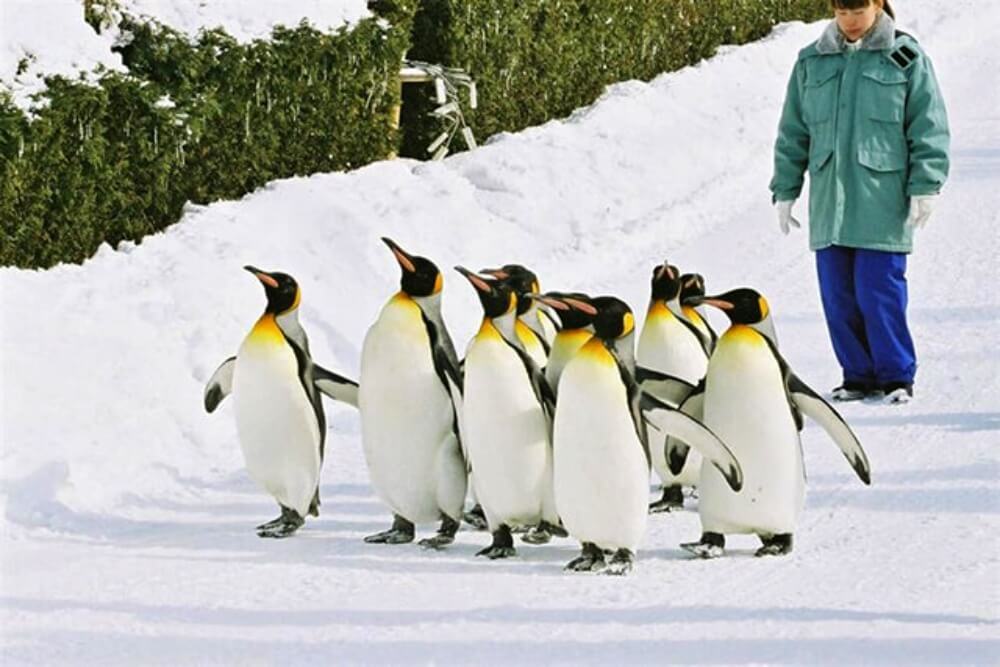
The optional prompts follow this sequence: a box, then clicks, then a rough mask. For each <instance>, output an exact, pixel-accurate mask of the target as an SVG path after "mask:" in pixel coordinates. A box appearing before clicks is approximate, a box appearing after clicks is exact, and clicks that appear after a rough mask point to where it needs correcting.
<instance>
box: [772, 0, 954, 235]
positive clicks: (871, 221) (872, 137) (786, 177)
mask: <svg viewBox="0 0 1000 667" xmlns="http://www.w3.org/2000/svg"><path fill="white" fill-rule="evenodd" d="M948 142H949V133H948V117H947V114H946V113H945V107H944V100H943V99H942V98H941V91H940V90H939V89H938V83H937V80H936V79H935V77H934V68H933V67H932V66H931V61H930V59H929V58H928V57H927V55H926V54H924V52H923V51H922V50H921V48H920V45H919V44H918V43H917V41H916V40H915V39H913V38H912V37H911V36H909V35H907V34H905V33H901V32H897V31H896V29H895V25H894V23H893V21H892V19H891V18H890V17H889V16H888V15H886V14H885V13H884V12H883V13H882V14H881V15H880V17H879V19H878V20H877V22H876V24H875V26H874V27H873V28H872V30H871V31H870V32H869V34H868V35H866V36H865V37H864V39H863V40H862V43H861V46H860V48H858V49H857V50H851V49H849V48H847V47H846V46H845V44H844V39H843V37H842V35H841V33H840V31H839V30H838V29H837V25H836V22H831V23H830V26H828V27H827V29H826V31H825V32H824V33H823V35H822V36H821V37H820V39H819V40H817V41H816V42H814V43H813V44H810V45H809V46H808V47H806V48H805V49H803V50H802V51H801V52H799V56H798V60H797V61H796V62H795V68H794V70H793V71H792V77H791V80H790V81H789V83H788V92H787V94H786V97H785V106H784V109H783V110H782V114H781V122H780V124H779V127H778V139H777V141H776V142H775V146H774V177H773V178H772V180H771V186H770V187H771V192H772V193H773V195H774V197H773V198H774V200H775V201H787V200H790V199H796V198H798V196H799V193H800V192H801V190H802V181H803V176H804V174H805V171H806V170H807V169H808V171H809V192H810V194H809V247H810V248H811V249H812V250H819V249H822V248H826V247H828V246H831V245H839V246H848V247H852V248H869V249H873V250H887V251H892V252H910V251H911V250H912V249H913V230H912V228H910V227H909V226H908V225H905V224H904V222H905V220H906V216H907V214H908V213H909V207H910V196H912V195H929V194H936V193H938V192H939V191H940V190H941V187H942V186H943V185H944V183H945V180H946V179H947V177H948Z"/></svg>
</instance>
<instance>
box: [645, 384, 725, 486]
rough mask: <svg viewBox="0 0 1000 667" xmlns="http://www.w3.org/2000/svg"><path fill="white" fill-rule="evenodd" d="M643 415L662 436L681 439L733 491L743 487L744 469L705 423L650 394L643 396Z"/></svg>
mask: <svg viewBox="0 0 1000 667" xmlns="http://www.w3.org/2000/svg"><path fill="white" fill-rule="evenodd" d="M642 411H643V415H644V416H645V417H646V419H647V420H648V421H649V423H650V424H651V425H652V426H653V427H654V428H656V429H658V430H660V431H661V432H662V433H664V434H665V435H669V436H673V437H675V438H679V439H680V440H683V441H684V442H685V443H687V444H688V445H690V446H691V447H694V448H695V449H697V450H698V451H700V452H701V453H702V456H704V457H705V458H706V459H708V460H709V461H711V463H712V465H714V466H715V467H716V468H718V470H719V472H721V473H722V476H723V477H725V478H726V482H727V483H728V484H729V487H730V488H731V489H732V490H733V491H739V490H740V489H741V488H743V469H742V468H741V467H740V463H739V461H737V460H736V457H735V456H733V453H732V451H730V449H729V447H727V446H726V444H725V443H724V442H722V440H720V439H719V436H717V435H716V434H715V433H713V432H712V431H711V430H710V429H709V428H708V427H707V426H705V425H704V424H702V423H701V422H700V421H698V420H697V419H695V418H693V417H691V416H690V415H686V414H684V413H683V412H681V411H680V410H677V409H674V408H671V407H670V406H669V405H667V404H666V403H664V402H662V401H660V400H659V399H657V398H656V397H654V396H650V395H649V394H645V393H644V394H643V395H642Z"/></svg>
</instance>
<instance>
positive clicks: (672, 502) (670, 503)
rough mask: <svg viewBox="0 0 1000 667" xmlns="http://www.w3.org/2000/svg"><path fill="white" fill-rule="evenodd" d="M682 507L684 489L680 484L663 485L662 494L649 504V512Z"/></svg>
mask: <svg viewBox="0 0 1000 667" xmlns="http://www.w3.org/2000/svg"><path fill="white" fill-rule="evenodd" d="M682 509H684V490H683V489H682V488H681V487H680V485H676V486H665V487H663V496H662V497H661V498H660V499H659V500H657V501H655V502H652V503H650V505H649V513H650V514H659V513H660V512H672V511H674V510H682Z"/></svg>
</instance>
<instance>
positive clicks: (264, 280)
mask: <svg viewBox="0 0 1000 667" xmlns="http://www.w3.org/2000/svg"><path fill="white" fill-rule="evenodd" d="M244 268H245V269H246V270H247V271H249V272H250V273H252V274H253V275H254V276H256V277H257V279H258V280H259V281H260V282H261V284H262V285H263V286H264V293H265V295H266V296H267V307H266V308H265V310H264V314H263V315H262V316H261V317H260V319H258V320H257V323H256V324H255V325H254V327H253V329H251V330H250V333H249V334H248V335H247V337H246V338H245V339H244V341H243V344H242V345H240V349H239V351H238V352H237V354H236V356H235V357H230V358H229V359H226V360H225V361H224V362H222V364H221V365H220V366H219V368H218V369H217V370H216V371H215V373H213V374H212V377H211V378H210V379H209V381H208V384H207V385H206V387H205V396H204V401H205V410H206V411H208V412H209V413H211V412H214V411H215V409H216V407H218V405H219V403H221V402H222V400H223V399H224V398H225V397H226V396H228V395H229V394H230V393H232V394H233V402H234V404H235V409H234V412H235V414H236V432H237V434H238V435H239V440H240V447H241V449H242V450H243V458H244V460H245V461H246V466H247V472H249V473H250V477H251V478H252V479H253V480H254V481H255V482H257V484H259V485H260V486H261V487H263V488H264V489H265V490H266V491H267V492H268V493H270V494H271V495H272V496H273V497H274V499H275V500H277V501H278V505H279V506H280V507H281V515H280V516H279V517H277V518H276V519H274V520H272V521H269V522H267V523H263V524H261V525H259V526H257V535H259V536H260V537H288V536H289V535H291V534H293V533H294V532H295V531H296V530H298V529H299V527H301V526H302V524H303V523H305V516H306V514H307V513H308V514H312V515H313V516H319V505H320V501H319V471H320V467H321V465H322V462H323V450H324V443H325V440H326V418H325V416H324V414H323V404H322V401H321V399H320V393H323V394H326V395H327V396H329V397H331V398H333V399H335V400H339V401H342V402H345V403H348V404H349V405H354V406H357V405H358V385H357V383H356V382H354V381H352V380H348V379H347V378H344V377H342V376H340V375H337V374H336V373H333V372H332V371H328V370H326V369H325V368H323V367H322V366H320V365H318V364H316V363H315V362H313V360H312V357H311V356H310V354H309V342H308V339H307V338H306V333H305V330H304V329H303V328H302V325H301V324H300V323H299V316H298V308H299V303H300V302H301V300H302V292H301V290H300V289H299V286H298V284H297V283H296V282H295V279H294V278H292V277H291V276H289V275H287V274H285V273H268V272H267V271H261V270H260V269H258V268H255V267H253V266H246V267H244Z"/></svg>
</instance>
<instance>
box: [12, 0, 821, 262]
mask: <svg viewBox="0 0 1000 667" xmlns="http://www.w3.org/2000/svg"><path fill="white" fill-rule="evenodd" d="M828 1H829V0H630V1H629V2H617V1H616V2H608V1H607V0H375V1H373V2H371V3H370V6H371V8H372V9H373V11H375V12H377V13H378V14H379V15H380V16H381V17H382V18H379V19H376V18H371V19H366V20H363V21H361V22H359V23H358V24H357V25H355V26H353V27H352V28H351V29H350V30H346V29H342V30H340V31H337V32H335V33H332V34H326V33H321V32H318V31H316V30H313V29H311V28H309V27H307V26H304V25H303V26H299V27H296V28H277V29H275V31H274V32H273V34H272V37H271V39H270V40H267V41H255V42H252V43H250V44H238V43H236V42H235V41H234V40H233V39H232V38H230V37H229V36H227V35H226V34H225V33H223V32H220V31H210V32H205V33H202V34H201V35H200V36H199V37H198V38H197V39H190V38H188V37H186V36H184V35H182V34H179V33H177V32H175V31H173V30H171V29H169V28H166V27H164V26H160V25H156V24H152V25H149V24H139V23H136V22H134V21H132V20H131V19H129V18H128V17H126V18H125V19H124V21H125V26H124V27H125V28H126V29H128V30H129V31H130V32H131V34H132V36H133V37H132V41H131V42H130V43H129V44H128V45H126V46H125V47H123V48H122V56H123V59H124V61H125V63H126V65H127V66H128V68H129V73H128V74H119V73H105V74H104V75H102V76H101V77H100V79H99V83H98V85H96V86H95V85H91V84H87V83H84V82H82V81H76V80H69V79H65V78H59V77H54V78H51V79H48V80H47V83H48V89H47V91H46V92H44V93H43V94H42V95H41V96H40V98H39V99H38V104H37V105H36V108H35V109H34V110H33V113H32V115H31V116H30V117H29V116H28V115H26V114H25V113H24V112H22V111H21V110H20V109H18V108H16V107H15V106H14V105H13V103H12V102H11V99H10V97H9V95H7V94H6V93H5V92H4V91H3V90H2V87H0V265H10V264H13V265H16V266H22V267H47V266H51V265H53V264H55V263H57V262H65V261H69V262H76V261H81V260H83V259H85V258H87V257H89V256H90V255H91V254H92V253H93V252H94V251H95V250H96V249H97V247H98V245H100V243H102V242H104V241H107V242H109V243H111V244H117V243H118V242H120V241H123V240H138V239H141V238H142V237H143V236H144V235H146V234H149V233H152V232H154V231H157V230H160V229H163V228H164V227H166V226H167V225H170V224H172V223H174V222H176V221H177V220H178V219H179V218H180V215H181V211H182V208H183V206H184V202H186V201H193V202H197V203H207V202H210V201H213V200H215V199H219V198H236V197H240V196H242V195H243V194H245V193H247V192H249V191H252V190H253V189H254V188H256V187H259V186H260V185H263V184H264V183H266V182H268V181H270V180H273V179H276V178H284V177H288V176H293V175H304V174H309V173H314V172H321V171H336V170H343V169H350V168H353V167H357V166H360V165H364V164H367V163H369V162H372V161H374V160H379V159H382V158H384V157H386V156H388V155H389V154H391V153H392V152H393V151H394V150H395V149H396V148H397V147H398V146H399V145H400V142H401V143H402V150H401V151H400V152H401V154H403V155H409V156H413V157H419V158H425V157H427V156H426V152H425V148H426V146H427V145H428V144H429V143H430V141H431V140H432V138H433V136H434V135H436V134H437V133H438V132H439V131H440V129H441V128H440V121H438V120H436V119H433V118H429V117H428V116H427V115H426V114H427V112H428V111H429V110H430V109H431V108H432V107H433V106H435V103H433V102H432V100H431V98H430V90H431V87H430V86H406V89H405V90H404V105H403V111H402V126H403V128H404V131H403V136H402V137H399V136H398V133H397V132H396V131H394V130H393V129H392V127H391V116H392V113H393V108H394V107H395V106H396V104H397V103H398V102H399V87H398V71H399V65H400V61H401V60H402V58H403V56H404V54H406V55H407V56H408V57H410V58H412V59H417V60H424V61H429V62H434V63H440V64H444V65H450V66H457V67H461V68H463V69H465V70H466V71H468V72H470V73H471V74H472V75H473V77H474V78H475V79H476V81H477V84H478V90H479V109H478V110H476V111H474V112H471V113H470V114H468V120H469V121H470V124H471V125H472V127H473V130H474V131H475V134H476V136H477V137H478V138H480V139H484V138H486V137H488V136H490V135H492V134H495V133H497V132H500V131H516V130H518V129H521V128H524V127H526V126H529V125H535V124H539V123H542V122H545V121H547V120H549V119H551V118H558V117H562V116H565V115H567V114H569V113H570V112H571V111H572V110H573V109H575V108H577V107H580V106H585V105H587V104H589V103H591V102H593V101H594V100H595V99H596V98H597V97H598V96H599V95H600V94H601V92H602V91H603V90H604V87H605V86H606V85H607V84H609V83H612V82H615V81H621V80H625V79H633V78H638V79H645V80H648V79H651V78H653V77H654V76H656V75H657V74H659V73H661V72H664V71H669V70H674V69H678V68H680V67H682V66H684V65H687V64H690V63H694V62H697V61H698V60H700V59H702V58H704V57H707V56H709V55H711V54H712V53H713V52H714V50H715V49H716V47H717V46H718V45H720V44H732V43H742V42H746V41H749V40H752V39H755V38H758V37H760V36H762V35H764V34H765V33H766V32H767V31H768V30H769V29H770V28H771V26H772V25H773V24H774V23H775V22H777V21H785V20H790V19H804V20H810V19H815V18H818V17H821V16H825V15H827V14H828V12H829V5H828ZM85 2H89V5H87V7H88V17H87V18H88V20H89V21H90V22H91V23H92V24H93V25H94V26H95V29H100V28H102V27H106V24H107V21H108V20H110V19H109V17H110V16H112V15H113V12H111V11H110V10H109V9H108V7H111V8H112V9H113V8H114V2H113V1H112V0H103V1H102V2H97V0H85ZM386 19H388V20H386ZM408 49H409V50H408ZM456 148H457V146H456Z"/></svg>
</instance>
